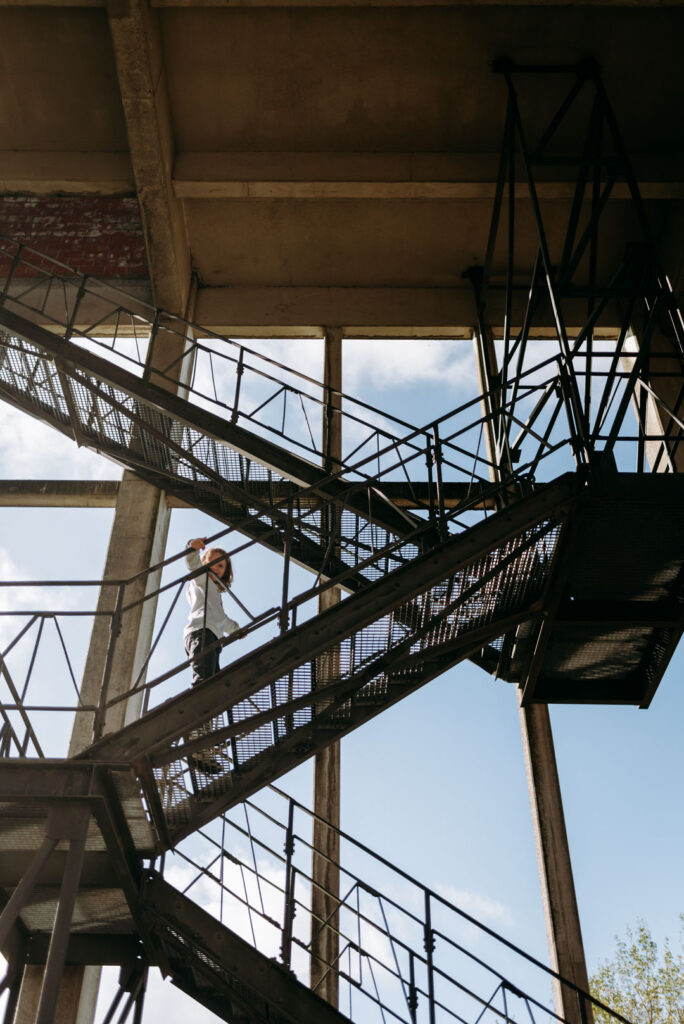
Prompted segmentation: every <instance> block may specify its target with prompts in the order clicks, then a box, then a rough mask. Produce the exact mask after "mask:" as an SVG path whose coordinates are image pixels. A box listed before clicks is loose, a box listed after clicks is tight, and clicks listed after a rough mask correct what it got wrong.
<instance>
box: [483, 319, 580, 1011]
mask: <svg viewBox="0 0 684 1024" xmlns="http://www.w3.org/2000/svg"><path fill="white" fill-rule="evenodd" d="M473 340H474V343H475V358H476V362H477V369H478V376H479V381H480V387H481V388H482V389H484V390H486V389H488V388H490V387H491V380H492V376H493V375H494V374H496V373H497V372H498V371H497V360H496V352H495V349H494V342H493V340H492V337H491V335H487V336H481V337H479V338H478V337H475V338H474V339H473ZM484 411H487V410H486V408H485V407H484V404H483V412H484ZM484 437H485V444H486V447H487V457H488V458H489V460H490V461H491V462H492V463H493V468H492V470H491V473H490V475H491V477H492V480H500V479H502V476H503V474H505V473H507V472H510V470H511V468H512V467H511V464H510V463H504V464H503V465H501V464H500V463H499V460H498V459H497V457H496V454H495V453H496V447H495V442H494V431H493V429H492V428H491V427H490V426H488V425H487V426H486V427H485V431H484ZM500 450H502V451H503V458H504V459H506V458H507V456H508V445H507V444H504V445H503V447H502V449H500ZM519 695H520V696H521V695H522V691H519ZM519 713H520V726H521V731H522V741H523V750H524V755H525V764H526V766H527V786H528V790H529V794H530V804H531V807H532V822H533V827H534V838H535V844H536V848H537V864H538V866H539V877H540V880H541V887H542V901H543V904H544V917H545V921H546V936H547V939H548V943H549V956H550V960H551V966H552V968H553V969H554V970H555V971H557V972H558V973H559V974H562V975H563V977H565V978H567V979H568V981H572V982H574V983H575V984H576V985H577V986H578V987H580V988H583V989H584V991H585V992H586V991H588V978H587V967H586V961H585V958H584V945H583V943H582V931H581V928H580V921H579V912H578V909H577V897H576V895H575V883H574V881H573V877H572V863H571V861H570V847H569V845H568V836H567V832H566V830H565V818H564V816H563V800H562V797H561V790H560V782H559V779H558V770H557V767H556V755H555V752H554V746H553V734H552V732H551V720H550V718H549V710H548V707H547V706H546V705H545V704H533V705H531V706H530V707H527V708H523V707H522V706H521V707H520V708H519ZM554 997H555V1003H556V1013H557V1014H558V1015H559V1016H561V1017H563V1018H565V1020H567V1021H569V1022H570V1024H591V1022H592V1014H591V1007H590V1006H587V1007H586V1017H585V1018H584V1021H581V1018H580V1007H579V1003H578V1000H577V996H576V994H575V992H574V991H573V990H571V989H568V988H567V986H563V985H561V984H560V983H557V984H556V985H555V986H554Z"/></svg>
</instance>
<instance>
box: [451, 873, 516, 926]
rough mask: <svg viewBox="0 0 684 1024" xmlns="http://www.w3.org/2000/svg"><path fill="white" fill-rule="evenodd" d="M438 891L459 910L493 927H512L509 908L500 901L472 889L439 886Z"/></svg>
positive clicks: (511, 916)
mask: <svg viewBox="0 0 684 1024" xmlns="http://www.w3.org/2000/svg"><path fill="white" fill-rule="evenodd" d="M436 891H437V892H438V893H439V895H440V896H443V897H444V899H445V900H448V901H449V902H450V903H453V904H454V905H455V906H456V907H458V908H459V910H464V911H465V912H466V914H470V915H471V917H474V918H476V919H477V920H478V921H481V922H482V923H483V924H487V925H490V926H492V927H503V926H506V927H511V926H512V925H513V915H512V913H511V910H510V908H509V907H507V906H506V905H505V904H504V903H501V902H500V901H499V900H496V899H492V897H491V896H486V895H485V894H484V893H481V892H475V891H474V890H472V889H457V888H456V887H455V886H453V885H449V884H446V885H438V886H436Z"/></svg>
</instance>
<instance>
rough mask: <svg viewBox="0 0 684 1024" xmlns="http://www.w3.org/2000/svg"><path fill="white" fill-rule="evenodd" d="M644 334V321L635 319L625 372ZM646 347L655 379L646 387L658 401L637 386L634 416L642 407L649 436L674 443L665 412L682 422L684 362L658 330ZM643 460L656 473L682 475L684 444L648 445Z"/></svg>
mask: <svg viewBox="0 0 684 1024" xmlns="http://www.w3.org/2000/svg"><path fill="white" fill-rule="evenodd" d="M643 331H644V324H643V318H639V319H635V321H634V322H633V324H632V331H631V332H630V333H629V334H628V335H627V337H626V338H625V347H624V351H625V355H624V356H623V357H622V367H623V370H625V371H626V372H630V371H631V369H632V367H633V365H634V360H635V358H636V356H637V354H638V352H639V348H640V341H639V339H640V338H642V337H643ZM649 346H650V351H651V354H652V368H653V371H654V376H653V377H652V378H651V379H650V380H649V382H648V383H649V385H650V387H651V388H652V389H653V391H654V392H655V394H656V395H657V396H658V398H659V399H660V401H656V399H655V398H654V397H653V395H652V394H651V393H650V392H648V391H647V390H646V389H645V388H643V387H642V385H641V384H640V382H637V387H636V394H635V398H634V405H635V406H636V411H637V414H638V413H639V411H640V410H639V406H641V407H642V408H641V414H642V415H643V416H644V419H645V423H646V433H647V434H648V435H650V436H653V435H656V436H657V435H659V434H660V435H668V434H669V436H670V437H671V438H675V439H676V437H677V435H678V434H679V433H680V428H679V426H678V425H677V423H676V422H675V421H673V419H672V417H671V416H670V415H669V414H668V412H667V409H669V410H671V412H673V413H675V415H676V416H677V417H678V419H679V420H680V421H682V420H684V391H683V389H682V385H683V384H684V360H683V359H682V357H681V355H680V354H679V353H678V352H677V351H676V349H675V343H674V341H673V340H672V338H670V337H669V336H668V335H667V334H664V333H663V332H662V331H661V330H659V329H658V328H655V329H654V330H653V331H652V333H651V338H650V342H649ZM665 375H667V376H665ZM661 403H665V404H664V405H662V404H661ZM645 456H646V462H647V463H648V465H650V466H651V467H654V466H655V467H656V471H657V472H659V473H671V472H677V473H681V472H682V471H684V441H680V442H679V443H678V444H676V443H671V444H667V443H666V444H665V446H664V447H663V445H662V444H661V443H660V442H658V441H647V442H646V444H645Z"/></svg>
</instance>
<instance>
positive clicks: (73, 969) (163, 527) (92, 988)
mask: <svg viewBox="0 0 684 1024" xmlns="http://www.w3.org/2000/svg"><path fill="white" fill-rule="evenodd" d="M188 315H191V314H188ZM186 343H187V340H186V339H184V338H182V337H181V336H180V335H179V334H178V333H177V327H176V325H175V324H174V329H173V331H167V330H164V328H163V325H162V327H161V329H160V331H159V334H158V340H157V344H156V346H155V350H154V352H152V353H151V359H150V362H151V366H152V367H153V368H154V367H155V366H157V367H159V368H162V369H164V368H165V367H167V366H169V364H171V363H172V362H173V361H174V359H175V356H176V355H182V353H183V352H184V351H185V348H186ZM174 365H175V370H173V371H171V375H173V376H176V377H177V380H178V384H177V388H175V387H174V386H173V384H172V382H170V381H166V380H162V379H161V378H159V377H157V379H156V381H155V383H157V384H158V385H159V386H163V387H166V388H168V389H169V390H176V389H177V390H178V391H179V392H181V393H182V390H183V385H184V384H186V383H187V379H188V378H189V374H190V372H191V365H192V364H191V360H190V359H185V360H182V361H178V362H176V363H175V364H174ZM169 519H170V512H169V509H168V507H167V504H166V497H165V495H164V492H163V491H159V490H157V488H156V487H153V486H152V485H151V484H148V483H146V482H145V481H144V480H142V479H141V478H140V477H138V476H136V474H135V473H132V472H129V471H128V470H126V471H125V472H124V474H123V477H122V480H121V484H120V486H119V492H118V496H117V503H116V511H115V514H114V522H113V524H112V530H111V535H110V539H109V547H108V550H107V558H106V561H105V568H104V573H103V577H102V579H103V581H106V580H120V579H129V578H130V577H132V576H135V575H136V574H137V573H139V572H143V571H145V570H146V569H149V567H150V565H154V564H156V563H157V562H159V561H161V560H162V559H163V557H164V553H165V550H166V538H167V533H168V528H169ZM160 575H161V574H160V573H158V572H156V573H153V574H151V575H148V576H147V577H145V578H144V579H143V580H141V581H139V582H137V583H134V584H132V585H130V586H128V587H126V589H125V603H126V604H129V603H131V602H135V601H136V600H138V599H139V598H142V597H143V596H144V595H145V594H147V593H151V592H152V591H153V590H155V589H156V588H157V586H158V585H159V579H160ZM115 602H116V588H114V587H103V588H102V589H101V590H100V594H99V597H98V602H97V609H98V611H100V610H102V611H112V610H113V608H114V605H115ZM156 608H157V602H156V598H154V599H151V600H149V601H146V602H145V603H144V604H142V605H138V606H137V607H136V608H134V609H132V610H131V611H130V612H127V613H126V614H124V615H123V617H122V621H121V631H120V633H119V635H118V637H117V640H116V646H115V654H114V659H113V662H112V670H111V675H110V684H109V688H108V694H107V696H108V698H109V699H111V698H112V697H115V696H117V694H122V693H125V692H126V690H128V689H129V688H130V686H131V683H132V682H133V681H134V680H135V679H136V677H137V675H138V673H139V672H140V669H141V667H142V665H143V664H144V661H145V658H146V657H147V655H148V653H149V650H150V645H151V641H152V635H153V627H154V618H155V614H156ZM109 640H110V620H109V617H108V616H102V617H100V616H98V617H97V618H95V620H94V624H93V629H92V632H91V635H90V645H89V648H88V654H87V657H86V663H85V668H84V670H83V679H82V682H81V697H82V699H83V702H84V703H85V704H91V705H97V703H98V701H99V697H100V689H101V685H102V678H103V673H104V668H105V663H106V659H107V651H108V648H109ZM178 653H179V657H178V660H179V661H181V660H182V658H183V652H182V647H181V644H180V638H179V652H178ZM141 682H144V677H143V678H142V679H141ZM141 708H142V694H141V693H140V694H137V695H136V696H135V697H133V698H129V699H128V700H125V701H121V702H120V703H119V704H116V705H115V706H114V707H113V708H111V709H110V710H109V711H108V712H107V714H106V717H105V720H104V729H103V731H104V732H105V733H107V732H115V731H116V730H118V729H120V728H121V727H122V726H123V725H125V724H127V723H128V722H131V721H133V720H134V719H135V718H137V717H139V715H140V712H141ZM93 719H94V716H93V714H91V713H88V714H85V713H84V714H80V715H78V716H77V717H76V720H75V723H74V727H73V730H72V734H71V741H70V744H69V756H70V757H74V756H75V755H76V754H78V753H79V752H80V751H81V750H83V749H84V748H85V747H87V746H88V745H89V744H90V743H91V742H92V738H93ZM44 974H45V971H44V968H43V967H42V965H27V966H26V967H25V968H24V972H23V977H22V984H21V991H20V994H19V1000H18V1004H17V1009H16V1013H15V1016H14V1022H13V1024H33V1022H34V1021H35V1016H36V1011H37V1007H38V1005H39V1002H40V995H41V990H42V986H43V978H44ZM100 974H101V968H100V967H98V966H87V967H77V966H68V965H67V966H66V967H65V968H64V973H63V976H62V982H61V985H60V990H59V996H58V999H57V1011H56V1017H55V1024H92V1021H94V1019H95V1008H96V1004H97V995H98V989H99V984H100Z"/></svg>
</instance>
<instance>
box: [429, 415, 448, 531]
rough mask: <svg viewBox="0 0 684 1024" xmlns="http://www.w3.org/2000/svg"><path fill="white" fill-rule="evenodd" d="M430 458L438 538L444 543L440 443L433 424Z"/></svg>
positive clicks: (436, 428)
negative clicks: (434, 490)
mask: <svg viewBox="0 0 684 1024" xmlns="http://www.w3.org/2000/svg"><path fill="white" fill-rule="evenodd" d="M432 458H433V461H434V464H435V477H436V487H437V513H438V516H439V520H438V526H439V536H440V540H441V541H442V542H444V541H445V540H446V539H447V535H446V522H445V519H444V485H443V481H442V442H441V441H440V438H439V427H438V425H437V424H436V423H435V425H434V427H433V428H432Z"/></svg>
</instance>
